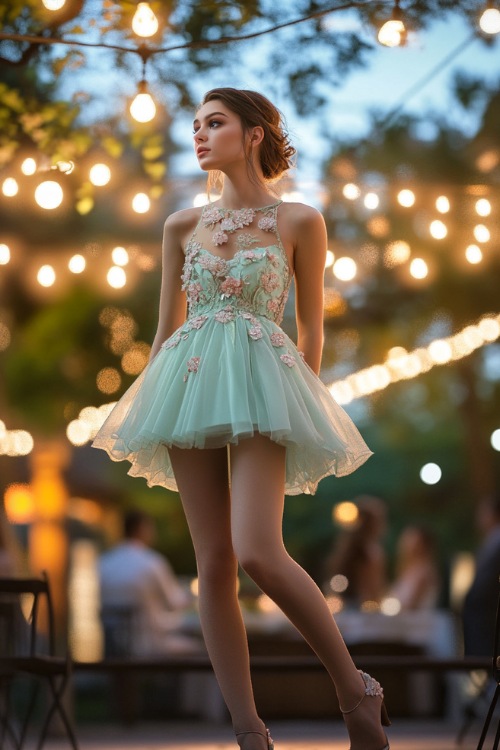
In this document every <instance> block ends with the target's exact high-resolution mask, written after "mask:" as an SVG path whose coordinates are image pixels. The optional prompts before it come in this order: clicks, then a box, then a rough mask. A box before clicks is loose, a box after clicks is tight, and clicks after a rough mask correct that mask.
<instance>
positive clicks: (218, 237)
mask: <svg viewBox="0 0 500 750" xmlns="http://www.w3.org/2000/svg"><path fill="white" fill-rule="evenodd" d="M228 239H229V237H228V236H227V234H226V233H225V232H214V233H213V235H212V242H213V243H214V245H224V244H225V243H226V242H227V241H228Z"/></svg>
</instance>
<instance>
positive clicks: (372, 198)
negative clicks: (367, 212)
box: [363, 193, 380, 209]
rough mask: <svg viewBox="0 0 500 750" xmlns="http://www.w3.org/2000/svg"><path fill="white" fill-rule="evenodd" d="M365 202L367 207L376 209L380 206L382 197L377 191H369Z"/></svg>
mask: <svg viewBox="0 0 500 750" xmlns="http://www.w3.org/2000/svg"><path fill="white" fill-rule="evenodd" d="M363 203H364V204H365V206H366V208H369V209H375V208H378V205H379V203H380V198H379V197H378V195H377V193H367V194H366V195H365V198H364V201H363Z"/></svg>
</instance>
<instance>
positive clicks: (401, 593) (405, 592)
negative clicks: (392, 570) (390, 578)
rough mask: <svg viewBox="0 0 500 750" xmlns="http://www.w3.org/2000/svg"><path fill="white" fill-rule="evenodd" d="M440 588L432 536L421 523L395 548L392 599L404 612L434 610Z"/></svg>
mask: <svg viewBox="0 0 500 750" xmlns="http://www.w3.org/2000/svg"><path fill="white" fill-rule="evenodd" d="M440 587H441V581H440V575H439V569H438V564H437V560H436V540H435V538H434V535H433V533H432V532H431V531H430V530H429V529H428V528H426V527H425V526H420V525H418V524H415V525H411V526H407V527H406V528H405V529H403V531H402V533H401V535H400V537H399V539H398V544H397V549H396V579H395V581H394V582H393V584H392V586H391V587H390V589H389V594H388V595H389V596H391V597H394V598H396V599H398V601H399V602H400V604H401V610H416V609H434V608H435V607H436V606H437V603H438V598H439V592H440Z"/></svg>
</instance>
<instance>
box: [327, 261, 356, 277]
mask: <svg viewBox="0 0 500 750" xmlns="http://www.w3.org/2000/svg"><path fill="white" fill-rule="evenodd" d="M357 270H358V269H357V266H356V261H354V260H353V259H352V258H349V257H348V256H345V257H343V258H339V259H338V260H336V261H335V263H334V264H333V273H334V276H336V277H337V279H339V280H340V281H352V280H353V279H354V278H355V276H356V273H357Z"/></svg>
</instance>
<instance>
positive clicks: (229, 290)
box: [220, 276, 244, 297]
mask: <svg viewBox="0 0 500 750" xmlns="http://www.w3.org/2000/svg"><path fill="white" fill-rule="evenodd" d="M243 283H244V282H243V280H242V279H235V278H234V276H227V277H226V278H225V279H224V281H223V282H222V283H221V285H220V290H221V292H222V294H221V297H239V296H240V294H241V292H242V291H243Z"/></svg>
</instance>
